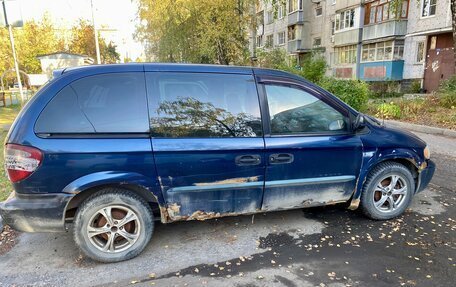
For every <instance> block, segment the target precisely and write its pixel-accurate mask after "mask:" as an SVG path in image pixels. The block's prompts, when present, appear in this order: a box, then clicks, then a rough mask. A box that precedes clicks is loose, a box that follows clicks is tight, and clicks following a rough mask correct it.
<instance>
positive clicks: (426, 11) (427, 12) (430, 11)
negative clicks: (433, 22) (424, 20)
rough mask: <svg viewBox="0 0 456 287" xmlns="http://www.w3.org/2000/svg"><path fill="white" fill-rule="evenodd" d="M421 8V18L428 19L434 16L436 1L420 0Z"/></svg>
mask: <svg viewBox="0 0 456 287" xmlns="http://www.w3.org/2000/svg"><path fill="white" fill-rule="evenodd" d="M422 3H423V6H422V10H421V17H429V16H434V15H435V10H436V6H437V0H422Z"/></svg>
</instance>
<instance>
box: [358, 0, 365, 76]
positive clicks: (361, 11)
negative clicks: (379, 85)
mask: <svg viewBox="0 0 456 287" xmlns="http://www.w3.org/2000/svg"><path fill="white" fill-rule="evenodd" d="M363 30H364V2H362V3H361V5H360V6H359V29H358V31H359V32H358V45H356V79H357V80H359V79H360V78H361V71H360V63H361V51H362V47H363V45H362V42H363Z"/></svg>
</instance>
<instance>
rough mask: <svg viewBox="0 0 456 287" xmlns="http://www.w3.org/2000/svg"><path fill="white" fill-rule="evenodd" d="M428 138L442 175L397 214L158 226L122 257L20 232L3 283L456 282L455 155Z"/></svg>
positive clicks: (289, 215) (319, 212)
mask: <svg viewBox="0 0 456 287" xmlns="http://www.w3.org/2000/svg"><path fill="white" fill-rule="evenodd" d="M420 136H421V135H420ZM426 140H427V141H428V142H429V145H430V146H431V150H432V151H433V155H432V157H433V158H434V160H435V161H436V163H437V171H436V175H435V176H434V179H433V181H432V183H431V185H430V188H429V189H427V190H426V191H424V192H422V193H420V194H418V195H417V196H416V197H415V198H414V201H413V204H412V206H411V207H410V209H409V210H408V211H407V212H406V213H405V214H404V215H403V216H401V217H400V218H397V219H394V220H390V221H372V220H368V219H366V218H365V217H363V216H362V215H360V214H359V213H358V212H351V211H347V210H345V209H344V208H343V207H342V206H333V207H322V208H312V209H306V210H294V211H284V212H275V213H268V214H266V215H263V214H259V215H255V217H254V218H253V219H254V220H253V223H252V216H240V217H233V218H222V219H217V220H209V221H204V222H196V221H193V222H182V223H174V224H170V225H158V226H157V227H156V231H155V234H154V237H153V239H152V241H151V243H150V244H149V246H148V247H147V248H146V250H145V252H144V253H143V254H141V255H140V256H139V257H138V258H135V259H133V260H130V261H127V262H122V263H117V264H99V263H96V262H93V261H90V260H88V259H84V258H82V257H80V255H79V252H78V251H77V249H76V247H75V246H74V243H73V240H72V238H71V235H70V234H22V235H21V237H20V239H19V243H18V245H17V246H16V247H15V248H14V249H13V250H11V251H10V252H8V253H7V254H5V255H3V256H1V257H0V286H10V285H19V286H20V285H28V286H30V285H32V286H45V285H46V286H63V285H78V286H91V285H112V284H114V285H118V286H126V285H131V284H134V285H135V286H136V285H138V286H151V285H155V286H195V285H203V286H204V285H206V286H214V285H216V286H333V287H335V286H454V284H453V283H454V282H455V280H456V264H455V263H456V262H455V260H456V242H455V238H456V209H455V202H456V198H455V191H456V176H455V175H456V174H455V170H456V157H453V154H452V151H451V150H449V151H446V150H445V148H443V150H444V152H442V154H439V153H438V152H440V149H438V148H437V147H436V145H437V144H441V145H442V146H446V144H445V143H444V141H445V138H444V139H443V140H442V138H441V137H436V136H433V137H432V138H431V139H426ZM442 141H443V142H442ZM454 152H456V151H454Z"/></svg>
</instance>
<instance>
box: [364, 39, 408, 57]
mask: <svg viewBox="0 0 456 287" xmlns="http://www.w3.org/2000/svg"><path fill="white" fill-rule="evenodd" d="M403 57H404V41H403V40H396V41H386V42H379V43H373V44H364V45H363V49H362V56H361V61H362V62H375V61H392V60H402V59H403Z"/></svg>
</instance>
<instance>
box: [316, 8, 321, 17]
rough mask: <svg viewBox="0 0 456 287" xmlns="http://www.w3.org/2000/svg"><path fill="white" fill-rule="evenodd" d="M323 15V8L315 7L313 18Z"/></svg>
mask: <svg viewBox="0 0 456 287" xmlns="http://www.w3.org/2000/svg"><path fill="white" fill-rule="evenodd" d="M322 14H323V7H321V6H320V7H317V8H315V16H317V17H318V16H321V15H322Z"/></svg>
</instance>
